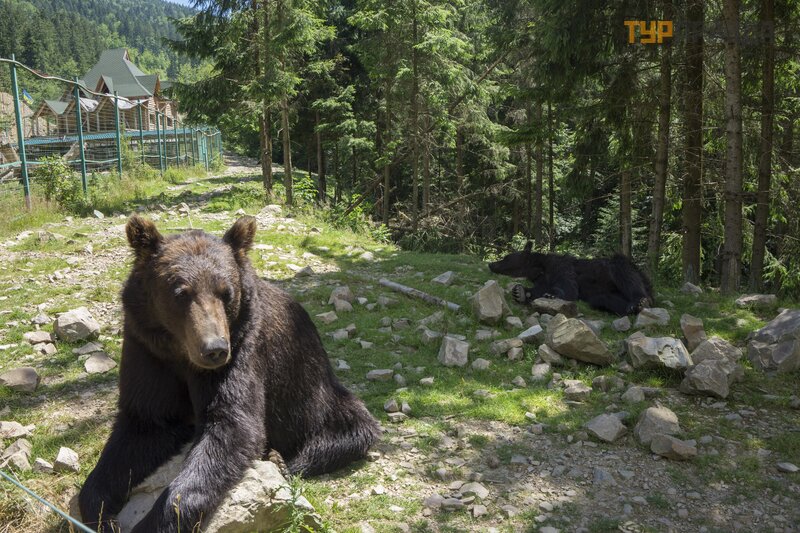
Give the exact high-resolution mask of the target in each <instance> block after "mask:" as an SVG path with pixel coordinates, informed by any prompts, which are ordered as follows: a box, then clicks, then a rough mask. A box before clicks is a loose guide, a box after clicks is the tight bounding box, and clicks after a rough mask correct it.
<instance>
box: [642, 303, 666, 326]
mask: <svg viewBox="0 0 800 533" xmlns="http://www.w3.org/2000/svg"><path fill="white" fill-rule="evenodd" d="M667 324H669V311H667V310H666V309H664V308H663V307H645V308H644V309H642V310H641V312H640V313H639V314H638V315H637V316H636V323H635V324H634V327H636V328H646V327H648V326H666V325H667Z"/></svg>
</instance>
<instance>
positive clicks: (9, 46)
mask: <svg viewBox="0 0 800 533" xmlns="http://www.w3.org/2000/svg"><path fill="white" fill-rule="evenodd" d="M191 13H192V10H191V9H189V8H188V7H184V6H180V5H177V4H173V3H168V2H163V1H162V0H0V57H10V56H11V54H12V53H14V54H16V56H17V60H19V61H21V62H23V63H25V64H27V65H30V66H32V67H33V68H36V69H38V70H42V71H45V72H47V73H50V74H55V75H61V76H74V75H82V74H83V73H84V72H85V71H86V70H87V69H88V68H89V67H91V66H92V65H93V64H94V63H95V61H97V58H98V57H99V55H100V52H101V51H103V50H104V49H107V48H118V47H123V46H124V47H127V48H128V49H129V51H130V53H131V56H132V59H133V60H134V62H135V63H136V64H137V65H139V67H141V68H142V69H143V70H144V71H145V72H148V73H159V74H161V75H162V76H165V77H167V78H174V77H175V76H177V73H178V70H179V68H180V66H181V64H182V63H185V62H186V61H185V60H184V59H182V58H180V57H179V56H178V55H177V54H176V53H174V52H172V51H170V50H168V49H167V47H166V46H164V45H163V43H162V39H163V38H164V37H168V38H175V37H177V34H176V32H175V29H174V27H173V25H172V23H171V22H170V19H173V18H182V17H185V16H188V15H191ZM1 75H2V74H0V76H1Z"/></svg>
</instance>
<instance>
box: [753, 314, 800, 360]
mask: <svg viewBox="0 0 800 533" xmlns="http://www.w3.org/2000/svg"><path fill="white" fill-rule="evenodd" d="M747 357H748V359H750V362H751V363H752V364H753V367H754V368H756V369H758V370H765V371H773V370H774V371H777V372H781V373H783V372H793V371H795V370H798V369H800V309H786V310H784V311H783V312H782V313H781V314H779V315H778V316H777V317H775V318H774V319H773V320H771V321H770V322H769V323H767V324H766V325H765V326H764V327H763V328H761V329H759V330H757V331H754V332H753V334H752V337H751V340H750V343H749V344H748V347H747Z"/></svg>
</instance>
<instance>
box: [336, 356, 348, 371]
mask: <svg viewBox="0 0 800 533" xmlns="http://www.w3.org/2000/svg"><path fill="white" fill-rule="evenodd" d="M336 370H338V371H339V372H347V371H349V370H350V365H348V364H347V361H345V360H344V359H337V360H336Z"/></svg>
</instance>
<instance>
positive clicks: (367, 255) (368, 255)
mask: <svg viewBox="0 0 800 533" xmlns="http://www.w3.org/2000/svg"><path fill="white" fill-rule="evenodd" d="M358 258H359V259H361V260H362V261H366V262H368V263H372V262H373V261H375V254H373V253H372V252H364V253H363V254H361V255H359V256H358Z"/></svg>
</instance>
